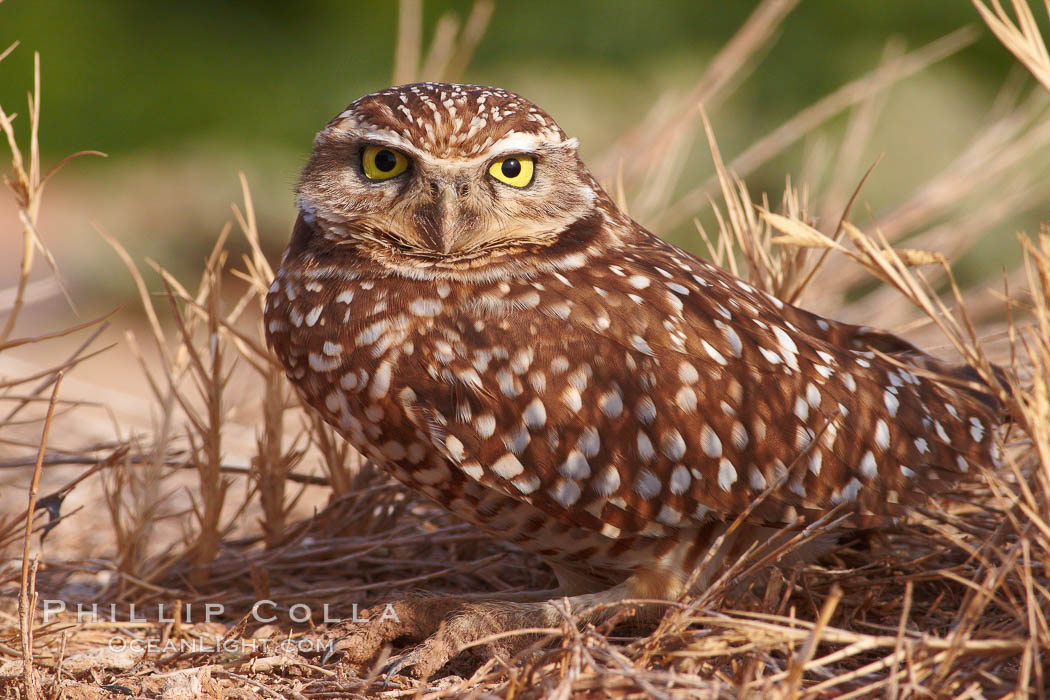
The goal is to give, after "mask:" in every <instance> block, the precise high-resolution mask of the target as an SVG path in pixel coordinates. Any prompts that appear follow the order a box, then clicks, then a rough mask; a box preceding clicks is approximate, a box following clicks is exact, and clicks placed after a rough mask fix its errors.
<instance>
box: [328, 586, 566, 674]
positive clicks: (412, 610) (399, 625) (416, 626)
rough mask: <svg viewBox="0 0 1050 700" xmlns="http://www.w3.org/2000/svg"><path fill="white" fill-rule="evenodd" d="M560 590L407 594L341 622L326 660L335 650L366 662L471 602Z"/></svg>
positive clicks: (517, 600) (431, 630) (520, 600)
mask: <svg viewBox="0 0 1050 700" xmlns="http://www.w3.org/2000/svg"><path fill="white" fill-rule="evenodd" d="M557 594H558V591H557V590H550V591H532V592H520V593H510V594H508V593H485V594H476V595H469V594H468V595H459V596H434V597H429V596H428V597H420V598H408V599H405V600H398V601H394V602H392V603H388V604H385V605H378V606H375V607H371V608H367V609H365V610H363V611H360V612H358V613H357V614H356V615H355V619H353V620H350V621H344V622H341V623H338V624H337V626H336V627H334V628H332V629H330V630H329V637H331V636H332V635H333V633H334V634H337V635H342V636H339V637H337V638H336V639H335V640H334V642H333V643H332V644H331V645H329V646H328V647H327V650H326V652H325V657H324V660H325V661H327V660H328V658H329V657H331V656H332V655H333V654H335V653H339V654H341V655H342V657H343V658H344V659H345V660H346V661H348V662H350V663H353V664H363V663H366V662H368V661H369V660H371V659H373V658H375V657H376V656H378V655H379V652H380V651H381V650H382V649H383V647H384V646H386V645H388V644H391V643H393V642H404V643H408V644H414V643H419V642H423V641H424V640H426V639H428V638H429V637H431V636H433V635H434V634H436V633H437V631H438V630H439V629H440V628H441V626H442V624H444V623H445V622H446V620H448V619H452V618H453V617H455V616H456V615H457V614H458V613H459V612H460V611H461V610H463V609H465V608H469V607H471V606H477V607H483V606H485V605H499V604H501V603H505V604H507V605H516V604H527V603H529V602H535V601H540V600H547V599H549V598H551V597H552V596H556V595H557Z"/></svg>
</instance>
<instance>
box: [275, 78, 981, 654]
mask: <svg viewBox="0 0 1050 700" xmlns="http://www.w3.org/2000/svg"><path fill="white" fill-rule="evenodd" d="M577 145H578V144H577V140H576V139H574V138H569V137H568V136H567V135H566V134H565V133H564V132H563V131H562V130H561V128H559V127H558V125H557V124H556V123H555V122H554V121H553V119H552V118H551V117H550V116H548V115H547V114H546V113H545V112H544V111H543V110H542V109H540V108H539V107H537V106H536V105H534V104H532V103H531V102H529V101H528V100H526V99H524V98H522V97H520V96H518V95H516V94H514V93H512V92H508V91H506V90H501V89H497V88H492V87H482V86H474V85H454V84H443V83H422V84H414V85H404V86H400V87H395V88H390V89H386V90H382V91H379V92H376V93H373V94H370V95H367V96H365V97H362V98H360V99H358V100H357V101H355V102H354V103H352V104H351V105H350V106H349V107H348V108H347V109H346V110H345V111H343V112H342V113H341V114H339V115H338V116H337V117H335V118H334V119H333V120H332V121H331V122H329V123H328V125H327V126H325V128H324V129H322V130H321V131H320V133H318V134H317V137H316V139H315V140H314V146H313V152H312V155H311V156H310V158H309V161H308V162H307V164H306V167H305V169H304V171H303V174H302V177H301V180H300V183H299V187H298V199H297V204H298V210H299V215H298V219H297V220H296V222H295V226H294V230H293V232H292V237H291V242H290V243H289V245H288V249H287V251H286V253H285V255H284V258H283V261H282V264H281V267H280V270H279V272H278V273H277V275H276V279H275V281H274V283H273V286H272V287H271V288H270V291H269V294H268V297H267V303H266V311H265V324H266V332H267V338H268V341H269V344H270V347H271V348H272V349H273V352H274V353H276V356H277V357H278V358H279V360H280V362H281V363H282V365H283V366H284V368H285V369H286V372H287V376H288V378H289V379H290V380H291V382H292V383H293V384H294V385H295V387H296V388H297V390H298V392H299V393H300V395H301V397H302V399H303V400H304V402H305V403H306V404H308V405H309V406H311V407H313V408H314V409H316V410H317V411H318V412H320V414H321V415H322V416H323V417H324V419H325V420H326V421H327V422H328V423H330V424H331V425H332V426H334V427H335V428H336V429H337V430H338V432H339V433H340V434H341V435H342V436H343V437H344V438H345V439H346V440H348V441H349V442H350V443H351V444H352V445H353V446H354V447H355V448H356V449H357V450H359V451H360V452H361V453H362V454H364V455H366V456H367V457H368V458H369V459H371V460H372V461H373V462H375V463H376V464H377V465H381V466H382V467H383V468H384V469H385V470H386V471H388V472H389V473H390V474H391V475H392V476H393V477H394V478H396V479H397V480H399V481H400V482H402V483H403V484H405V485H406V486H408V487H409V488H412V489H415V490H416V491H418V492H420V493H422V494H424V495H425V496H426V497H428V498H430V499H432V500H433V501H434V502H436V503H438V504H440V505H441V506H443V507H444V508H447V509H448V510H450V511H451V512H452V513H454V514H455V515H456V516H458V517H460V518H462V519H463V520H465V521H467V522H469V523H472V524H474V525H475V526H477V527H478V528H481V529H483V530H485V531H488V532H490V533H492V534H493V535H495V536H497V537H499V538H502V539H504V540H507V541H509V542H511V543H513V544H515V545H517V546H518V547H521V548H523V549H525V550H528V551H530V552H533V553H535V554H537V555H538V556H540V557H542V558H543V559H544V560H545V561H546V562H548V563H549V565H550V567H551V568H552V569H553V571H554V573H555V574H556V576H557V580H558V582H559V588H558V590H557V591H554V592H550V591H548V592H541V593H537V594H536V595H534V596H533V598H529V596H528V595H523V596H520V600H518V601H516V602H515V603H514V606H515V607H514V609H515V610H517V611H519V612H521V611H523V610H526V611H528V610H531V611H533V612H535V614H536V615H537V616H538V618H537V620H538V621H539V622H538V624H542V623H543V620H544V619H547V618H549V617H550V615H551V614H552V613H551V611H550V608H549V607H546V608H545V607H544V606H549V605H550V603H548V602H545V601H547V600H549V599H554V598H559V599H560V598H561V597H562V596H567V597H569V600H570V603H572V605H573V606H574V608H583V607H585V606H589V605H592V604H594V603H602V602H614V601H616V600H621V599H624V598H648V599H674V598H675V597H676V596H679V595H680V594H682V593H684V592H688V591H687V590H686V589H687V586H691V587H692V588H693V589H697V588H702V587H704V586H706V585H708V583H709V582H710V581H711V579H712V577H713V576H715V575H716V574H717V573H718V572H719V571H721V570H723V569H724V567H725V566H726V565H728V564H729V563H731V562H732V561H733V558H734V557H735V556H738V555H739V554H740V553H741V552H744V551H746V550H747V549H748V548H749V547H751V546H752V545H753V544H755V543H761V542H766V541H768V540H770V539H772V538H775V537H776V536H777V535H778V533H781V532H783V530H784V528H785V526H787V525H789V524H792V523H795V524H798V523H813V522H816V521H817V520H819V519H820V518H822V517H824V516H826V515H827V514H829V513H831V512H834V513H835V514H836V515H838V514H841V515H843V516H846V521H845V522H847V523H849V522H853V523H858V524H859V523H863V522H871V521H878V520H879V519H885V518H892V517H895V516H897V515H900V514H902V513H905V512H907V509H908V507H909V505H911V504H914V503H917V502H920V501H921V499H923V498H926V497H928V496H929V495H930V494H933V493H936V492H937V491H940V490H943V489H944V488H945V487H947V486H950V485H951V484H952V483H953V482H955V481H957V480H958V479H960V478H962V477H963V476H964V475H965V474H966V472H967V471H968V470H971V469H973V467H974V465H978V464H986V463H990V462H991V461H992V459H993V457H994V452H995V449H996V448H995V444H996V443H995V437H994V435H993V433H994V430H995V428H996V425H997V424H998V422H999V419H998V407H997V406H996V404H995V400H994V399H992V398H991V397H990V396H989V395H986V394H984V393H982V392H981V391H979V390H976V389H974V388H973V387H974V383H973V382H970V383H969V384H968V386H967V385H964V383H960V382H959V381H954V379H955V378H958V377H962V378H964V379H965V378H967V376H968V375H972V372H967V371H966V370H965V369H963V370H956V369H952V368H949V367H942V366H941V365H940V364H939V363H938V362H936V361H935V360H933V359H932V358H931V357H929V356H927V355H925V354H923V353H922V352H921V351H919V350H918V349H917V348H915V347H914V346H912V345H910V344H909V343H907V342H905V341H904V340H902V339H899V338H897V337H895V336H893V335H891V334H888V333H883V332H879V331H876V330H874V329H871V328H866V327H858V326H853V325H846V324H843V323H838V322H835V321H832V320H829V319H825V318H821V317H819V316H817V315H814V314H812V313H809V312H807V311H804V310H802V309H800V308H797V307H795V306H792V305H789V304H786V303H784V302H782V301H780V300H779V299H777V298H776V297H774V296H770V295H769V294H766V293H764V292H763V291H760V290H758V289H756V288H755V287H753V286H751V285H750V284H748V283H747V282H745V281H743V280H741V279H738V278H737V277H734V276H733V275H731V274H729V273H727V272H726V271H724V270H722V269H720V268H718V267H716V266H715V265H712V264H711V263H709V262H706V261H704V260H702V259H700V258H697V257H695V256H693V255H691V254H690V253H688V252H686V251H684V250H682V249H680V248H677V247H675V246H673V245H670V244H668V243H666V242H664V241H662V240H661V239H660V238H658V237H657V236H655V235H653V234H652V233H650V232H649V231H647V230H646V229H644V228H643V227H642V226H640V225H639V224H638V223H636V222H634V221H632V220H631V219H630V218H629V217H628V216H627V215H626V214H625V213H624V212H623V211H621V210H620V209H619V208H618V207H617V206H616V204H615V203H614V202H613V200H612V199H611V198H610V197H609V196H608V195H607V194H606V193H605V192H604V191H603V189H602V187H601V186H600V185H599V184H598V182H597V181H596V180H595V179H594V177H592V176H591V174H590V173H589V172H588V170H587V168H586V167H585V166H584V164H583V163H582V162H581V160H580V158H579V155H578V152H577ZM969 378H971V379H972V376H969ZM741 516H743V517H742V518H741ZM738 518H739V519H740V520H741V521H740V522H738V523H737V527H734V528H732V529H729V525H730V524H731V523H733V522H734V521H735V520H737V519H738ZM716 541H718V543H719V546H718V548H717V552H715V551H714V550H713V549H712V548H713V546H714V544H715V542H716ZM526 601H531V602H526ZM528 605H532V606H534V607H532V608H530V607H527V606H528ZM488 609H489V610H491V609H493V608H491V606H490V607H489V608H488ZM545 615H546V616H547V618H545V617H544V616H545ZM439 617H440V615H439ZM516 619H521V618H516ZM554 619H555V620H557V619H559V618H557V617H555V618H554ZM548 621H549V620H548ZM399 631H400V632H402V633H403V632H404V630H403V629H402V630H399ZM450 653H451V652H449V654H450ZM449 654H446V657H447V656H448V655H449ZM431 665H433V664H431Z"/></svg>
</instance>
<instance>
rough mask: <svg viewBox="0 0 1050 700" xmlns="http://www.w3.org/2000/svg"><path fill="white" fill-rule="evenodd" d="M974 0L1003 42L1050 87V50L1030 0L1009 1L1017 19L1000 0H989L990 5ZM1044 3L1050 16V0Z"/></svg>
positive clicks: (987, 22) (1038, 78) (1037, 78)
mask: <svg viewBox="0 0 1050 700" xmlns="http://www.w3.org/2000/svg"><path fill="white" fill-rule="evenodd" d="M972 1H973V6H974V7H976V8H977V11H978V12H979V13H980V14H981V19H983V20H984V22H985V24H987V25H988V28H989V29H991V30H992V33H993V34H995V36H996V38H997V39H999V41H1000V42H1001V43H1002V45H1003V46H1005V47H1006V48H1007V50H1008V51H1010V53H1012V54H1013V55H1014V56H1016V57H1017V60H1018V61H1020V62H1021V63H1023V64H1024V66H1025V68H1027V69H1028V70H1029V71H1031V73H1032V75H1034V76H1035V78H1036V80H1038V81H1039V82H1040V83H1042V84H1043V87H1045V88H1046V89H1047V90H1048V91H1050V54H1048V53H1047V50H1046V42H1045V41H1044V40H1043V36H1042V35H1041V34H1040V33H1039V25H1038V24H1037V23H1036V21H1035V15H1034V14H1033V13H1032V8H1030V7H1029V6H1028V3H1027V2H1026V1H1025V0H1011V2H1010V5H1011V6H1012V7H1013V10H1014V14H1015V15H1016V17H1017V18H1016V20H1014V19H1013V18H1011V17H1010V15H1009V14H1008V13H1007V12H1006V10H1005V9H1004V8H1003V6H1002V4H1001V3H1000V1H999V0H990V6H989V4H986V3H985V0H972ZM1044 2H1045V0H1044ZM1045 7H1046V12H1047V15H1048V16H1050V2H1046V4H1045Z"/></svg>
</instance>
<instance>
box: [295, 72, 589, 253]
mask: <svg viewBox="0 0 1050 700" xmlns="http://www.w3.org/2000/svg"><path fill="white" fill-rule="evenodd" d="M597 190H598V188H597V185H596V184H595V182H594V180H593V178H592V177H591V176H590V175H589V174H588V172H587V171H586V169H585V168H584V166H583V164H582V163H581V162H580V160H579V158H578V156H577V142H576V139H573V138H568V137H567V136H566V135H565V133H564V132H563V131H562V130H561V129H560V128H559V127H558V125H557V124H555V123H554V120H553V119H551V118H550V116H548V115H547V114H546V113H545V112H544V111H543V110H541V109H540V108H539V107H537V106H536V105H534V104H532V103H531V102H529V101H528V100H525V99H524V98H522V97H519V96H518V95H516V94H514V93H512V92H508V91H506V90H501V89H498V88H491V87H482V86H476V85H452V84H446V83H420V84H415V85H403V86H400V87H394V88H389V89H387V90H382V91H380V92H376V93H373V94H371V95H366V96H365V97H362V98H360V99H358V100H357V101H355V102H354V103H352V104H351V105H350V106H349V107H348V108H347V109H346V110H345V111H343V112H342V113H341V114H339V115H338V116H337V117H336V118H335V119H333V120H332V121H331V122H329V124H328V125H327V126H326V127H325V128H324V129H322V130H321V132H320V133H318V134H317V137H316V139H315V140H314V149H313V153H312V155H311V157H310V160H309V162H308V163H307V165H306V168H305V169H304V171H303V175H302V179H301V181H300V185H299V199H298V204H299V209H300V211H301V212H302V215H303V217H304V218H306V219H307V220H308V221H314V220H316V221H317V222H318V223H319V224H321V225H322V226H323V228H324V229H325V238H326V239H328V241H329V242H331V243H333V244H338V245H352V246H353V245H356V246H357V247H358V248H360V249H362V250H364V251H366V252H368V253H370V254H373V255H374V256H375V257H376V258H378V259H380V260H383V261H389V262H396V263H398V264H405V263H411V262H412V261H415V262H417V263H419V264H422V265H428V266H430V265H435V264H438V265H440V264H442V263H444V262H454V263H459V264H470V261H480V260H481V259H489V258H492V257H493V256H496V257H499V256H502V255H512V254H514V253H516V252H522V251H524V250H527V249H529V248H531V247H535V246H546V245H551V244H553V243H554V242H556V241H557V240H558V239H559V237H560V236H561V235H562V234H563V232H565V231H566V230H567V229H568V228H569V227H571V226H572V225H573V224H574V223H575V222H577V221H579V220H581V219H582V218H583V217H586V216H587V215H588V214H590V213H592V211H593V207H594V202H595V199H596V197H597V196H598V192H597Z"/></svg>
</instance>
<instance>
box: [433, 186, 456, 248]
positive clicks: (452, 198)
mask: <svg viewBox="0 0 1050 700" xmlns="http://www.w3.org/2000/svg"><path fill="white" fill-rule="evenodd" d="M438 216H439V217H440V219H441V223H440V226H439V228H438V230H439V232H440V235H439V238H440V239H441V240H440V241H438V243H439V244H440V245H441V252H442V253H447V252H449V251H450V250H452V244H453V243H454V242H455V241H454V238H455V234H456V228H457V224H458V223H459V202H458V201H457V200H456V193H455V192H453V191H452V185H445V188H444V189H443V190H441V198H440V199H439V200H438Z"/></svg>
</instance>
